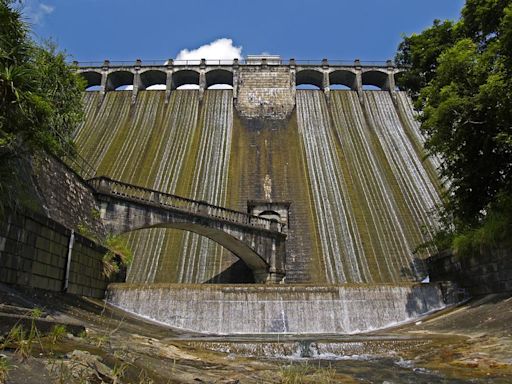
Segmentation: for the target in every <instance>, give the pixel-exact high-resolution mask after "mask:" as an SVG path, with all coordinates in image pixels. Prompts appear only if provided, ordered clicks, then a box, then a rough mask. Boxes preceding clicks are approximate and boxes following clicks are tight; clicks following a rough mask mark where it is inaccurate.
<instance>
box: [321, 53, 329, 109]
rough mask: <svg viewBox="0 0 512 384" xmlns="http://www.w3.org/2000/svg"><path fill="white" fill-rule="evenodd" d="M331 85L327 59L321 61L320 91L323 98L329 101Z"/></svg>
mask: <svg viewBox="0 0 512 384" xmlns="http://www.w3.org/2000/svg"><path fill="white" fill-rule="evenodd" d="M330 87H331V84H330V81H329V62H328V61H327V59H322V89H323V91H324V93H325V98H326V99H327V101H329V92H330V91H331V88H330Z"/></svg>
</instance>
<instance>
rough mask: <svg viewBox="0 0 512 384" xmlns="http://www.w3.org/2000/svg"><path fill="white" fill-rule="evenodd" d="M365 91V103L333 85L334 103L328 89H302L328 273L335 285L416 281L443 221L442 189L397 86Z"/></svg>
mask: <svg viewBox="0 0 512 384" xmlns="http://www.w3.org/2000/svg"><path fill="white" fill-rule="evenodd" d="M363 97H364V103H363V105H364V107H362V106H361V103H360V101H359V98H358V95H357V93H355V92H349V91H333V92H331V101H330V104H329V105H327V104H326V102H325V97H324V95H323V93H321V92H318V91H297V114H298V116H297V117H298V124H299V131H300V132H301V134H302V136H303V143H304V151H305V153H306V159H307V166H308V171H309V177H310V180H311V191H312V195H313V200H314V203H315V210H316V218H317V223H318V224H317V230H318V232H319V236H320V242H321V246H322V251H323V259H324V261H325V274H326V276H327V280H328V281H329V282H333V283H343V282H364V283H370V282H398V281H403V280H404V279H416V278H418V277H419V274H420V271H417V270H416V268H417V265H418V262H417V261H415V256H414V255H413V250H414V248H415V247H416V246H417V245H419V244H420V243H422V242H423V241H425V240H427V239H428V238H426V237H424V235H423V234H422V230H423V227H425V226H427V227H428V226H430V227H433V226H435V224H436V223H435V221H434V219H433V218H432V217H430V215H429V211H430V210H431V209H433V208H434V206H435V205H436V204H438V203H439V202H440V200H439V194H438V190H437V189H436V186H435V185H434V183H433V181H432V178H431V177H430V176H429V175H428V172H427V170H426V166H425V165H424V164H423V163H422V153H420V152H419V151H418V149H417V148H415V147H414V143H413V142H412V141H411V139H410V136H408V134H407V132H406V127H404V126H403V124H402V122H401V121H400V118H399V116H398V113H397V111H396V109H395V106H394V104H393V101H392V99H391V96H390V94H389V92H364V96H363ZM400 98H401V100H402V101H404V99H403V98H404V96H403V95H400ZM404 109H405V108H404ZM409 109H410V106H409ZM409 118H411V119H412V118H413V117H412V115H410V117H409ZM409 125H410V127H411V128H415V129H416V131H414V132H412V133H413V134H414V135H416V136H415V138H416V139H417V140H419V139H420V135H419V132H418V131H417V126H414V125H413V124H409ZM407 128H409V127H407ZM347 266H352V268H347Z"/></svg>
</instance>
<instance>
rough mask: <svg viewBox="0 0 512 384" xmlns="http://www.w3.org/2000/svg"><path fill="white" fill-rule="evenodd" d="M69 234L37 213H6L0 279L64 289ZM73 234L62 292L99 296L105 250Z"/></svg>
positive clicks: (102, 288)
mask: <svg viewBox="0 0 512 384" xmlns="http://www.w3.org/2000/svg"><path fill="white" fill-rule="evenodd" d="M70 236H71V230H70V229H67V228H66V227H64V226H63V225H61V224H59V223H57V222H56V221H54V220H52V219H49V218H46V217H43V216H40V215H38V214H34V213H23V214H21V213H18V214H8V215H7V216H6V217H5V220H3V221H2V222H1V223H0V282H3V283H7V284H16V285H22V286H28V287H33V288H41V289H47V290H50V291H64V282H65V275H66V266H67V257H68V246H69V241H70ZM74 236H75V238H74V244H73V248H72V253H71V263H70V273H69V283H68V287H67V290H66V292H69V293H73V294H77V295H84V296H92V297H98V298H103V297H104V292H105V289H106V286H107V283H108V281H107V279H106V278H105V277H104V276H103V263H102V258H103V255H104V254H105V252H106V251H107V250H106V249H105V248H103V247H100V246H98V245H97V244H95V243H94V242H92V241H91V240H89V239H87V238H85V237H83V236H81V235H79V234H77V233H75V235H74Z"/></svg>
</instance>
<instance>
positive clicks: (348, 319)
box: [108, 284, 447, 334]
mask: <svg viewBox="0 0 512 384" xmlns="http://www.w3.org/2000/svg"><path fill="white" fill-rule="evenodd" d="M108 301H109V303H111V304H113V305H115V306H118V307H120V308H122V309H124V310H126V311H129V312H133V313H136V314H138V315H140V316H144V317H146V318H149V319H152V320H155V321H158V322H161V323H163V324H167V325H170V326H172V327H177V328H182V329H187V330H191V331H195V332H201V333H211V334H261V333H274V334H275V333H278V334H281V333H300V334H304V333H305V334H318V333H323V334H333V333H338V334H340V333H341V334H351V333H360V332H368V331H371V330H375V329H380V328H384V327H389V326H393V325H396V324H399V323H403V322H405V321H409V320H412V319H415V318H417V317H418V316H421V315H425V314H427V313H429V312H431V311H434V310H438V309H441V308H444V307H445V306H446V304H447V303H446V302H445V300H444V298H443V294H442V289H441V287H440V286H439V285H437V284H420V285H407V284H402V285H393V286H390V285H371V286H365V285H354V286H351V285H345V286H333V285H328V286H326V285H317V286H300V285H298V286H287V285H283V286H271V285H266V286H262V285H244V286H228V285H213V284H207V285H190V284H184V285H183V284H174V285H173V284H153V285H149V286H147V285H136V284H134V285H130V284H112V285H110V286H109V291H108Z"/></svg>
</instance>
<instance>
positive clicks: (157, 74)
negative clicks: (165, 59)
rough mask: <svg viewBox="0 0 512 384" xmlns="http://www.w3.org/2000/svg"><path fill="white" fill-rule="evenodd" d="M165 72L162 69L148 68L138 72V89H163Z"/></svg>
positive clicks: (165, 79) (165, 78) (165, 77)
mask: <svg viewBox="0 0 512 384" xmlns="http://www.w3.org/2000/svg"><path fill="white" fill-rule="evenodd" d="M166 81H167V74H166V73H165V72H164V71H159V70H148V71H144V72H142V73H141V74H140V85H139V89H142V90H144V89H145V90H148V91H153V90H154V91H156V90H162V89H165V84H166Z"/></svg>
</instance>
